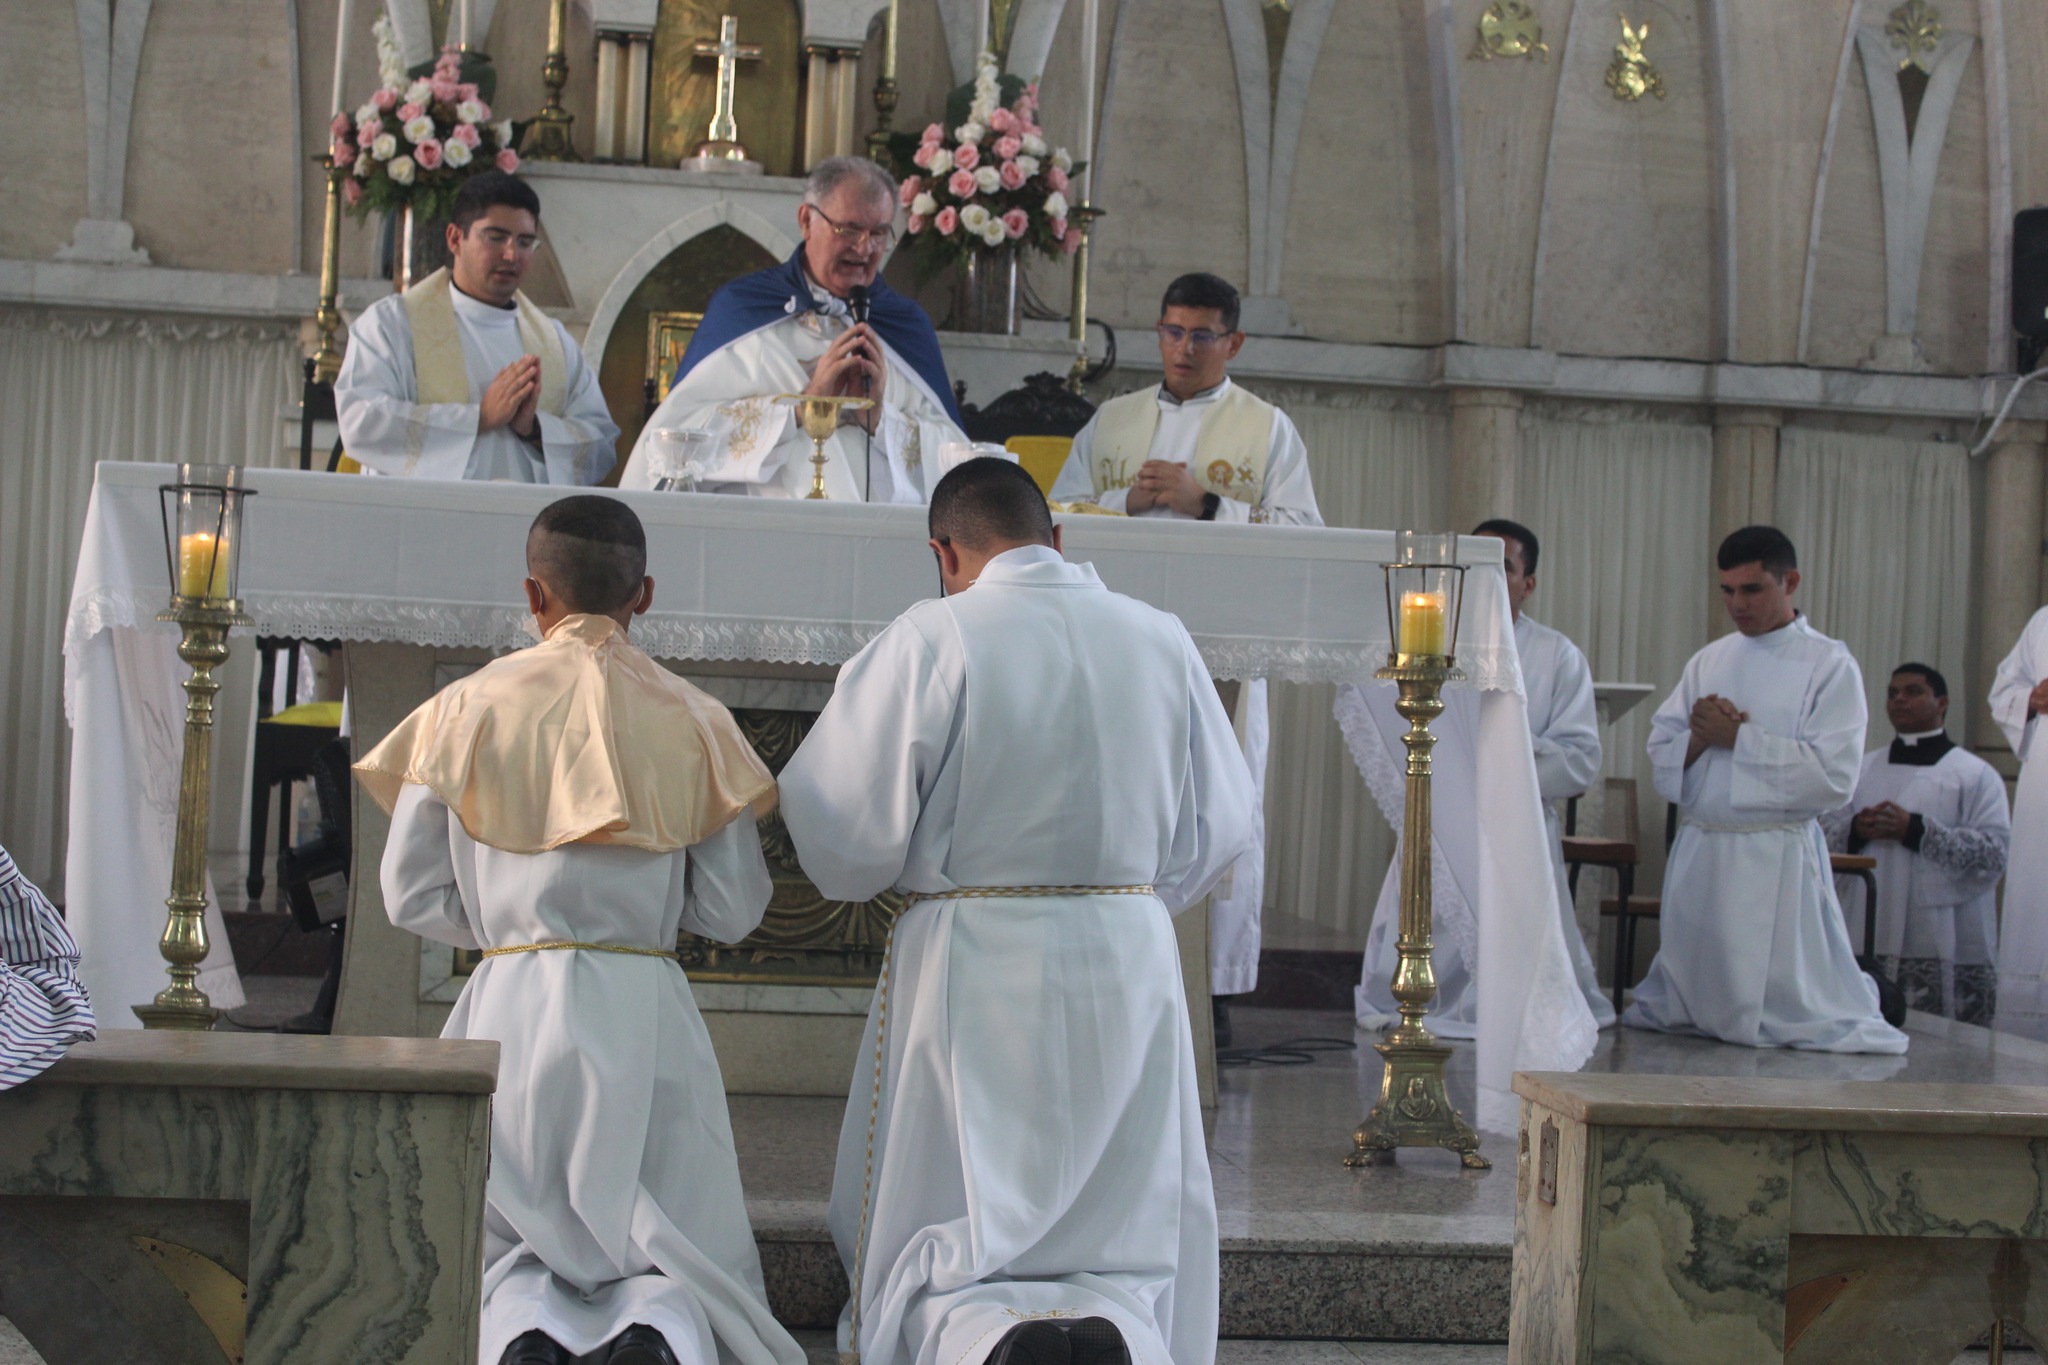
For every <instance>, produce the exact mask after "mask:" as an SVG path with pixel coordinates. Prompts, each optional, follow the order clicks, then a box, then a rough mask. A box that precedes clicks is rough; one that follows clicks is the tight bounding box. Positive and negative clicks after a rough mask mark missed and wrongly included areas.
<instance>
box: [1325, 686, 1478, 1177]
mask: <svg viewBox="0 0 2048 1365" xmlns="http://www.w3.org/2000/svg"><path fill="white" fill-rule="evenodd" d="M1373 676H1374V677H1376V678H1390V679H1392V680H1393V681H1394V683H1395V684H1396V685H1397V686H1398V687H1399V688H1400V690H1401V695H1400V699H1399V700H1398V701H1396V702H1395V703H1394V709H1395V710H1396V711H1398V712H1400V713H1401V718H1402V719H1403V720H1405V721H1407V722H1408V733H1406V734H1404V735H1402V736H1401V742H1402V743H1403V744H1405V745H1407V747H1408V783H1407V800H1406V807H1407V818H1406V819H1405V820H1404V821H1402V826H1403V828H1402V830H1401V936H1400V939H1399V952H1400V954H1401V960H1400V962H1399V963H1398V964H1397V965H1396V966H1395V968H1394V999H1395V1000H1397V1001H1399V1002H1400V1007H1401V1024H1400V1027H1398V1028H1396V1029H1395V1030H1394V1031H1393V1032H1392V1033H1391V1034H1389V1035H1388V1036H1387V1040H1386V1041H1385V1042H1384V1043H1376V1044H1374V1047H1375V1049H1376V1050H1377V1051H1378V1052H1379V1054H1380V1056H1382V1057H1384V1058H1386V1062H1387V1069H1386V1073H1385V1075H1384V1076H1382V1078H1381V1080H1380V1100H1379V1103H1378V1104H1376V1105H1374V1106H1373V1108H1372V1112H1371V1113H1370V1114H1367V1115H1366V1116H1365V1122H1364V1123H1361V1124H1360V1125H1358V1131H1357V1132H1355V1133H1353V1134H1352V1135H1351V1141H1352V1144H1353V1146H1354V1148H1355V1150H1354V1151H1353V1152H1352V1153H1351V1155H1350V1156H1347V1157H1345V1158H1344V1164H1345V1165H1346V1166H1391V1165H1392V1164H1393V1162H1394V1152H1395V1149H1396V1148H1400V1147H1443V1148H1447V1149H1448V1150H1450V1151H1453V1152H1456V1153H1457V1154H1458V1158H1459V1160H1461V1161H1463V1162H1464V1164H1465V1165H1467V1166H1469V1167H1471V1168H1472V1169H1474V1170H1481V1171H1483V1170H1488V1169H1490V1168H1491V1167H1492V1165H1493V1163H1492V1162H1490V1161H1488V1160H1487V1159H1486V1158H1485V1157H1483V1156H1481V1155H1479V1135H1478V1134H1477V1133H1475V1132H1473V1131H1472V1126H1471V1125H1470V1124H1468V1123H1466V1122H1465V1120H1464V1119H1463V1118H1461V1117H1459V1115H1458V1111H1457V1110H1456V1109H1454V1108H1452V1107H1451V1098H1450V1095H1449V1093H1448V1092H1447V1091H1446V1090H1445V1088H1444V1063H1445V1062H1446V1061H1448V1060H1449V1059H1450V1056H1451V1049H1450V1048H1448V1047H1446V1046H1445V1045H1444V1044H1442V1043H1440V1042H1438V1041H1437V1040H1436V1036H1435V1035H1434V1034H1432V1033H1431V1032H1430V1031H1429V1030H1428V1029H1427V1028H1426V1027H1424V1026H1423V1022H1422V1018H1423V1016H1424V1015H1425V1014H1427V1013H1428V1012H1429V1002H1430V1001H1431V1000H1434V999H1435V998H1436V971H1435V969H1434V968H1433V967H1432V966H1431V965H1430V952H1431V949H1432V946H1433V945H1432V943H1431V913H1430V907H1431V904H1432V899H1433V886H1432V878H1431V875H1430V858H1429V850H1430V801H1429V785H1430V751H1431V750H1432V749H1434V748H1435V747H1436V736H1435V735H1433V734H1431V733H1430V732H1429V723H1430V722H1431V721H1433V720H1435V719H1436V718H1437V717H1438V716H1440V715H1442V714H1443V711H1444V700H1443V689H1444V684H1445V683H1447V682H1450V681H1452V680H1453V679H1461V678H1463V677H1464V676H1465V675H1464V674H1462V673H1460V672H1459V671H1458V670H1457V668H1456V666H1455V661H1454V660H1453V659H1452V658H1451V657H1450V656H1449V655H1446V654H1396V655H1395V656H1394V657H1393V659H1392V660H1391V661H1390V662H1389V664H1388V666H1387V667H1385V668H1382V669H1380V670H1379V671H1378V672H1377V673H1375V674H1374V675H1373Z"/></svg>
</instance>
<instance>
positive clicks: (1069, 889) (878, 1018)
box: [506, 882, 1156, 1365]
mask: <svg viewBox="0 0 2048 1365" xmlns="http://www.w3.org/2000/svg"><path fill="white" fill-rule="evenodd" d="M1154 894H1156V893H1155V892H1154V891H1153V889H1152V886H1151V884H1150V883H1149V882H1148V883H1145V884H1143V885H1138V886H962V887H956V888H954V889H953V890H951V891H912V892H909V893H907V894H906V895H905V896H904V898H903V905H904V909H906V910H907V909H909V908H910V907H911V906H913V905H915V904H917V903H918V902H919V901H949V900H987V899H990V898H993V897H999V896H1000V897H1005V898H1011V897H1023V898H1037V897H1042V896H1150V895H1154ZM506 951H510V950H506ZM895 963H896V925H895V924H894V923H892V924H891V925H890V926H889V937H888V940H887V941H886V942H885V943H884V944H883V947H882V971H881V975H880V977H879V978H878V979H877V980H876V982H875V1075H874V1085H873V1087H872V1089H871V1091H870V1094H869V1096H868V1144H867V1154H866V1157H865V1161H864V1165H863V1169H862V1171H861V1183H860V1224H859V1227H858V1228H857V1229H856V1230H855V1232H854V1239H853V1321H852V1323H851V1325H850V1328H849V1332H848V1340H849V1341H851V1342H852V1347H851V1349H849V1350H845V1351H841V1352H840V1353H839V1365H860V1310H861V1300H862V1297H863V1295H864V1293H865V1291H866V1288H867V1280H866V1275H867V1261H868V1210H869V1207H870V1206H871V1205H872V1203H873V1201H874V1193H875V1126H876V1124H877V1122H878V1121H879V1120H880V1118H881V1114H882V1068H883V1065H884V1064H885V1063H886V1062H887V1060H888V1052H889V976H890V973H891V970H892V969H893V968H894V966H895Z"/></svg>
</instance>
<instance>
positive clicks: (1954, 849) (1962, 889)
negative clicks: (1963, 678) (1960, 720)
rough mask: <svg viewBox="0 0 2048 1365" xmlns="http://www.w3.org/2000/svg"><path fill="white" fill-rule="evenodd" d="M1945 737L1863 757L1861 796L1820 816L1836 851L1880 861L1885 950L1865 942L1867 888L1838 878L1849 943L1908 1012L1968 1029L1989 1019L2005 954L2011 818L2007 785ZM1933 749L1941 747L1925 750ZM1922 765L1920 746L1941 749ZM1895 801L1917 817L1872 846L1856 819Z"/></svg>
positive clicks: (1920, 738) (1902, 741)
mask: <svg viewBox="0 0 2048 1365" xmlns="http://www.w3.org/2000/svg"><path fill="white" fill-rule="evenodd" d="M1947 739H1948V737H1947V736H1946V735H1944V734H1943V733H1942V732H1941V731H1939V730H1936V731H1933V732H1932V733H1930V734H1926V735H1901V736H1900V737H1899V738H1898V739H1897V740H1896V741H1894V743H1893V744H1891V745H1889V746H1887V747H1885V748H1882V749H1873V750H1871V751H1870V752H1869V753H1867V754H1865V755H1864V756H1863V770H1862V773H1861V774H1860V775H1859V776H1858V777H1857V779H1856V792H1855V795H1853V796H1851V797H1850V798H1849V803H1848V804H1847V805H1845V806H1843V807H1842V808H1841V809H1840V810H1837V811H1834V812H1833V813H1831V814H1829V815H1827V816H1824V817H1822V820H1821V825H1822V827H1823V828H1824V829H1826V830H1827V833H1828V847H1830V848H1832V849H1835V850H1838V851H1840V852H1845V853H1860V854H1863V855H1865V856H1866V857H1870V858H1875V859H1876V860H1877V867H1876V869H1875V871H1874V873H1873V874H1872V875H1874V876H1875V877H1876V878H1877V933H1876V940H1877V941H1876V943H1875V945H1874V946H1873V945H1872V944H1861V941H1862V937H1863V923H1864V905H1863V901H1864V897H1865V896H1866V895H1867V894H1868V892H1867V890H1866V888H1865V887H1864V884H1863V882H1862V881H1861V880H1860V879H1858V878H1855V877H1838V878H1836V879H1835V895H1836V896H1837V897H1839V898H1840V900H1841V902H1842V911H1843V913H1844V914H1845V915H1846V916H1847V917H1848V923H1849V926H1850V934H1851V937H1852V939H1854V940H1855V941H1857V942H1858V943H1860V944H1861V946H1862V949H1863V951H1864V952H1865V953H1866V954H1871V953H1874V954H1875V955H1876V958H1877V962H1878V967H1879V969H1880V970H1881V971H1883V972H1884V973H1885V974H1886V975H1888V976H1890V977H1891V978H1892V979H1893V980H1895V981H1897V982H1898V983H1899V988H1900V989H1901V990H1902V991H1904V992H1905V995H1906V1004H1907V1006H1908V1007H1909V1008H1911V1009H1916V1010H1925V1011H1927V1012H1928V1013H1929V1014H1940V1015H1945V1016H1947V1017H1948V1018H1950V1019H1960V1020H1962V1021H1963V1022H1964V1023H1969V1024H1988V1023H1989V1022H1990V1020H1991V1015H1992V995H1993V992H1992V980H1991V978H1992V974H1993V968H1992V964H1993V963H1994V962H1995V961H1996V960H1997V955H1998V879H1999V877H2000V876H2001V875H2002V874H2003V873H2004V871H2005V859H2006V851H2007V847H2008V845H2009V844H2010V843H2011V840H2012V820H2011V817H2010V815H2009V814H2008V812H2007V810H2006V804H2005V779H2004V778H2002V777H2000V776H1999V775H1998V772H1997V770H1996V769H1994V768H1993V767H1992V766H1991V765H1990V764H1989V763H1986V762H1985V761H1984V760H1983V759H1981V758H1979V757H1977V756H1976V755H1975V754H1973V753H1971V752H1970V751H1969V750H1967V749H1964V748H1961V747H1960V746H1952V745H1949V744H1948V743H1947ZM1929 745H1934V746H1936V747H1933V748H1931V747H1927V746H1929ZM1936 748H1939V749H1940V750H1941V752H1939V754H1938V756H1936V757H1935V759H1934V761H1932V762H1926V761H1917V762H1916V761H1914V760H1915V757H1916V755H1915V750H1919V751H1920V752H1921V753H1922V754H1935V753H1936ZM1882 801H1890V802H1892V803H1894V804H1895V805H1897V806H1898V807H1899V808H1900V809H1902V810H1904V811H1906V812H1907V813H1908V814H1909V815H1911V816H1912V817H1913V822H1912V825H1911V827H1910V828H1909V829H1908V831H1907V834H1906V837H1905V839H1903V840H1899V839H1876V840H1871V841H1868V842H1865V841H1864V840H1863V839H1862V838H1861V837H1860V836H1858V835H1857V834H1856V833H1855V830H1854V828H1853V826H1854V823H1855V818H1856V813H1857V812H1858V811H1862V810H1868V809H1869V808H1870V807H1872V806H1875V805H1877V804H1878V803H1879V802H1882Z"/></svg>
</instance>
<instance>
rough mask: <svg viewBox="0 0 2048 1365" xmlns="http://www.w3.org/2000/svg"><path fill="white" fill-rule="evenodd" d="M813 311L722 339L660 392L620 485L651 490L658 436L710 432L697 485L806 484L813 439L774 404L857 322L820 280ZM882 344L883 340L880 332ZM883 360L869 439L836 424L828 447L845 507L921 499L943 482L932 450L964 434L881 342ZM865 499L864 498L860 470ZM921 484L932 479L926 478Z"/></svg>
mask: <svg viewBox="0 0 2048 1365" xmlns="http://www.w3.org/2000/svg"><path fill="white" fill-rule="evenodd" d="M811 296H812V297H813V298H814V299H816V300H817V301H818V303H819V311H815V312H807V313H797V314H795V315H793V316H791V317H789V318H786V319H784V320H783V321H781V322H775V323H771V324H769V325H768V326H766V327H763V328H761V329H760V330H759V331H756V332H750V333H748V334H747V335H746V336H743V337H741V338H739V339H738V340H737V341H734V342H731V343H729V344H728V345H725V346H722V347H720V348H719V350H718V351H717V352H716V353H715V354H713V355H711V356H708V357H706V358H705V359H704V360H702V361H700V362H699V363H698V364H697V367H696V368H695V369H693V370H691V371H690V372H689V373H688V374H686V375H684V376H683V378H682V380H681V382H679V383H677V384H676V385H675V387H673V388H671V389H670V390H669V391H668V397H667V398H664V399H663V400H662V402H661V406H660V407H658V408H656V409H655V410H654V416H652V417H650V418H648V419H647V425H646V426H645V427H643V428H642V429H641V431H640V439H639V440H638V441H636V442H635V443H634V445H633V453H632V454H631V455H630V456H628V457H627V459H626V469H625V472H624V473H623V474H621V475H620V476H619V487H621V488H652V487H654V471H653V469H652V467H651V466H650V464H649V461H648V456H647V447H648V443H649V442H650V441H652V440H653V439H654V433H655V432H657V431H660V430H664V429H672V430H681V431H708V432H710V433H711V434H712V435H713V436H715V437H716V438H717V446H716V449H715V450H714V452H713V454H712V456H711V463H710V466H709V468H707V470H706V471H705V473H704V476H703V478H702V479H701V480H700V482H699V487H700V488H701V489H702V490H703V491H705V492H711V493H746V494H750V495H752V496H754V497H757V498H801V497H803V496H804V495H805V494H807V493H809V492H810V491H811V474H812V470H813V468H814V466H813V465H812V463H811V455H812V452H813V451H814V450H815V446H814V445H813V444H812V442H811V438H810V437H808V436H806V435H804V429H803V426H802V424H801V423H799V422H798V421H797V419H796V409H795V408H794V407H792V406H790V405H789V404H786V403H780V402H777V401H776V396H777V395H779V394H785V393H801V392H803V390H804V388H805V386H806V385H808V384H809V383H810V382H811V373H812V371H814V370H816V369H817V367H818V361H819V359H820V358H821V357H823V355H824V354H825V351H826V348H827V347H829V346H830V345H831V344H832V343H833V341H835V340H836V339H837V338H838V337H839V335H840V333H842V332H844V331H845V330H846V329H847V328H848V327H851V326H852V325H853V322H852V319H851V318H850V317H848V315H847V312H846V305H845V303H844V302H843V301H842V300H839V299H836V298H833V297H832V296H831V295H830V294H828V293H826V292H825V291H824V290H822V289H819V288H818V287H817V286H816V285H813V286H812V287H811ZM876 340H877V341H881V339H880V337H877V338H876ZM881 346H882V352H883V356H884V358H885V360H886V361H887V363H888V379H887V381H886V382H885V383H884V384H883V385H882V415H881V420H880V421H879V422H877V423H876V425H875V432H874V435H873V436H872V437H870V436H869V435H868V434H867V433H866V432H864V431H863V430H861V428H859V427H857V426H850V425H842V426H841V427H840V428H839V430H838V431H837V432H835V433H834V434H833V436H832V438H831V439H830V440H828V441H827V442H825V460H826V462H825V495H826V496H827V497H830V498H835V499H837V500H839V501H841V502H863V501H865V502H926V501H928V500H929V499H930V497H931V485H933V484H936V483H937V482H938V478H939V473H940V470H939V447H940V446H941V445H944V444H946V443H948V442H956V441H965V440H966V439H967V433H966V432H964V431H962V430H960V428H959V427H957V426H955V425H954V424H953V419H952V418H951V417H950V416H948V415H947V413H946V406H945V403H944V402H943V401H942V400H941V399H940V397H939V395H937V394H935V393H933V392H932V391H931V387H930V386H929V385H927V384H926V383H925V382H924V380H923V379H922V378H921V377H920V376H919V375H918V373H917V371H915V370H913V369H912V368H911V367H910V366H909V364H908V363H907V362H905V361H904V359H903V357H902V356H900V355H898V354H897V353H896V351H895V348H893V347H891V346H890V345H889V344H888V343H887V342H886V341H881ZM870 467H872V468H873V470H874V488H873V490H872V496H863V494H864V491H865V490H867V486H868V470H869V468H870ZM928 481H929V482H928Z"/></svg>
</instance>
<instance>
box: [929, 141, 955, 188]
mask: <svg viewBox="0 0 2048 1365" xmlns="http://www.w3.org/2000/svg"><path fill="white" fill-rule="evenodd" d="M925 169H926V170H928V171H930V172H931V173H932V179H934V180H936V179H938V178H939V177H940V176H942V175H944V174H945V173H946V172H947V171H950V170H952V169H953V154H952V153H951V152H949V151H947V150H946V149H945V148H944V147H935V148H933V149H932V164H931V165H929V166H927V167H925Z"/></svg>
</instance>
